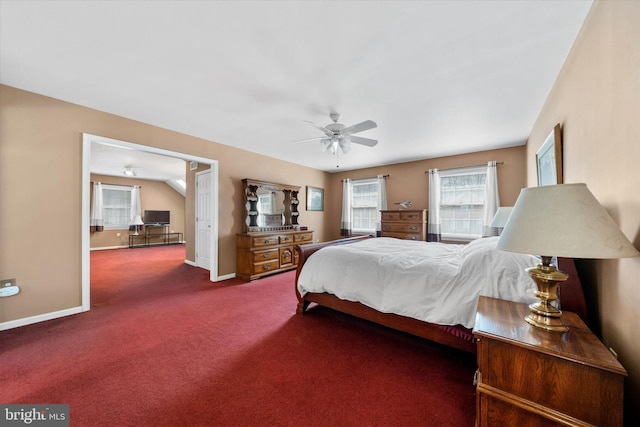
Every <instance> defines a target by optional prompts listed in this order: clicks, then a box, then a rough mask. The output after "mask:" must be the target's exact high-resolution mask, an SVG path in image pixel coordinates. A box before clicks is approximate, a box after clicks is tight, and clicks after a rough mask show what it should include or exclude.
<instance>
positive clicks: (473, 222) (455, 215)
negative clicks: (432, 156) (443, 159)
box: [440, 167, 487, 240]
mask: <svg viewBox="0 0 640 427" xmlns="http://www.w3.org/2000/svg"><path fill="white" fill-rule="evenodd" d="M486 170H487V169H486V167H479V168H465V169H455V170H453V169H452V170H450V171H447V170H444V171H440V222H441V234H442V239H443V240H472V239H477V238H480V237H482V226H483V224H482V222H483V217H484V191H485V181H486V178H487V172H486Z"/></svg>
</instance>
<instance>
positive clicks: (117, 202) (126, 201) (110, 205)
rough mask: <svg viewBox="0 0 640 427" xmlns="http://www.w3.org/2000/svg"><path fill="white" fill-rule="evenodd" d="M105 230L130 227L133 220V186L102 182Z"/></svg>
mask: <svg viewBox="0 0 640 427" xmlns="http://www.w3.org/2000/svg"><path fill="white" fill-rule="evenodd" d="M102 215H103V218H104V229H105V230H117V229H128V228H129V223H130V222H131V187H125V186H119V185H109V184H102Z"/></svg>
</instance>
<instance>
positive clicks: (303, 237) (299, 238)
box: [294, 233, 313, 243]
mask: <svg viewBox="0 0 640 427" xmlns="http://www.w3.org/2000/svg"><path fill="white" fill-rule="evenodd" d="M312 240H313V233H303V234H296V235H295V238H294V241H295V242H296V243H304V242H310V241H312Z"/></svg>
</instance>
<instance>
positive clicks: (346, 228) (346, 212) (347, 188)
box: [340, 178, 353, 236]
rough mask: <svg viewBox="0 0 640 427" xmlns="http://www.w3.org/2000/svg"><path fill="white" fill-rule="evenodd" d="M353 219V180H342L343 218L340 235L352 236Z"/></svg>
mask: <svg viewBox="0 0 640 427" xmlns="http://www.w3.org/2000/svg"><path fill="white" fill-rule="evenodd" d="M352 223H353V220H352V218H351V180H350V179H348V178H347V179H345V180H343V181H342V219H341V220H340V235H341V236H350V235H351V227H352Z"/></svg>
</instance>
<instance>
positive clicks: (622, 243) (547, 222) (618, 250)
mask: <svg viewBox="0 0 640 427" xmlns="http://www.w3.org/2000/svg"><path fill="white" fill-rule="evenodd" d="M497 247H498V249H502V250H505V251H509V252H518V253H524V254H532V255H540V257H541V260H542V262H541V263H540V264H538V265H537V267H532V268H528V269H527V270H526V271H527V272H528V273H529V275H530V276H531V277H532V278H533V281H534V282H535V283H536V285H537V288H538V290H537V291H536V296H537V297H538V298H539V300H540V301H539V302H536V303H534V304H531V305H530V306H529V309H530V310H531V312H530V313H529V315H527V317H526V318H525V320H526V321H527V322H528V323H530V324H531V325H534V326H536V327H539V328H542V329H546V330H549V331H561V332H562V331H566V330H568V328H567V327H566V326H565V325H564V323H563V322H562V318H561V316H562V312H561V311H560V310H558V309H557V308H555V307H553V306H552V305H551V303H552V302H553V301H555V300H556V299H558V294H557V288H558V285H559V284H560V283H561V282H564V281H566V280H567V278H568V277H569V276H567V275H566V274H565V273H563V272H562V271H559V270H557V269H556V267H555V266H553V265H551V258H552V257H554V256H559V257H565V258H589V259H610V258H626V257H633V256H637V255H640V253H639V252H638V250H637V249H636V248H634V247H633V245H632V244H631V242H629V240H628V239H627V238H626V236H625V235H624V234H622V232H621V231H620V228H618V226H617V225H616V223H615V222H613V220H612V219H611V217H610V216H609V214H608V213H607V212H606V211H605V210H604V208H603V207H602V206H601V205H600V203H598V201H597V200H596V198H595V197H594V196H593V194H591V192H590V191H589V189H588V188H587V186H586V184H560V185H548V186H542V187H532V188H524V189H522V190H521V192H520V196H519V197H518V200H517V201H516V204H515V206H514V207H513V211H512V212H511V216H510V217H509V220H508V221H507V223H506V225H505V227H504V230H503V231H502V234H501V235H500V239H499V240H498V245H497Z"/></svg>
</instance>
